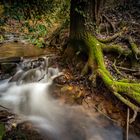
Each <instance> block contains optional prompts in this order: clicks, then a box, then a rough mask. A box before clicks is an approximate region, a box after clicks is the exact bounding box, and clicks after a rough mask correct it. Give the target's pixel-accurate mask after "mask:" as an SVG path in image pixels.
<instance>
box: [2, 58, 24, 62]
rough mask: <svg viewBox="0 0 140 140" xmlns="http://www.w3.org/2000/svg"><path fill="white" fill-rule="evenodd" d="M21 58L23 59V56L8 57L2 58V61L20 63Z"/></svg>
mask: <svg viewBox="0 0 140 140" xmlns="http://www.w3.org/2000/svg"><path fill="white" fill-rule="evenodd" d="M21 60H22V59H21V57H7V58H0V63H7V62H8V63H10V62H13V63H18V62H20V61H21Z"/></svg>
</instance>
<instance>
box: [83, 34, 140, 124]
mask: <svg viewBox="0 0 140 140" xmlns="http://www.w3.org/2000/svg"><path fill="white" fill-rule="evenodd" d="M84 41H85V44H86V46H87V49H88V52H89V58H88V62H87V64H86V65H85V68H84V71H86V72H87V70H88V68H89V67H90V68H91V70H92V71H93V73H92V75H91V76H92V77H94V78H93V79H95V78H96V76H99V77H101V78H102V80H103V82H104V83H105V85H106V86H107V87H108V88H109V89H110V90H111V91H112V93H113V94H114V95H115V96H116V97H117V98H118V99H119V100H120V101H122V102H123V103H124V104H125V105H127V106H128V107H129V108H131V109H132V110H133V111H134V112H135V113H134V117H133V119H131V122H132V121H133V120H135V117H136V112H140V108H139V106H138V105H137V104H136V105H135V103H133V102H132V101H131V100H133V101H135V102H136V103H138V104H140V84H139V83H130V82H122V81H116V80H114V78H113V77H112V75H111V74H110V73H109V71H108V70H107V69H106V66H105V64H104V59H103V53H102V43H100V42H99V41H98V40H97V39H96V38H95V37H94V36H92V35H90V34H88V35H87V36H86V37H85V38H84ZM106 48H107V47H106ZM95 72H96V74H95ZM128 81H129V80H128ZM125 96H127V97H129V99H127V98H126V97H125Z"/></svg>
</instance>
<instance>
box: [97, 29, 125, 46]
mask: <svg viewBox="0 0 140 140" xmlns="http://www.w3.org/2000/svg"><path fill="white" fill-rule="evenodd" d="M125 30H126V28H123V29H122V30H121V31H120V32H118V33H116V34H114V35H113V36H110V37H107V38H105V39H103V38H97V40H98V41H99V42H101V43H110V42H112V41H113V40H115V39H116V38H117V37H121V36H122V34H123V33H124V32H125Z"/></svg>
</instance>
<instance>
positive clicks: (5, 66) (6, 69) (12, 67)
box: [0, 63, 17, 73]
mask: <svg viewBox="0 0 140 140" xmlns="http://www.w3.org/2000/svg"><path fill="white" fill-rule="evenodd" d="M16 68H17V64H16V63H1V64H0V69H1V71H2V73H13V72H15V71H16Z"/></svg>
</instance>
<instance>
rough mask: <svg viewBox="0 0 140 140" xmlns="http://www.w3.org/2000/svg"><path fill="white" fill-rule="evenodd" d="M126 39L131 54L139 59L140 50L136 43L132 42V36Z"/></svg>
mask: <svg viewBox="0 0 140 140" xmlns="http://www.w3.org/2000/svg"><path fill="white" fill-rule="evenodd" d="M128 41H129V44H130V47H131V50H132V52H133V55H134V56H135V58H136V60H140V50H139V49H138V47H137V45H136V44H135V43H134V41H133V39H132V37H129V38H128ZM138 57H139V58H138Z"/></svg>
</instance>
